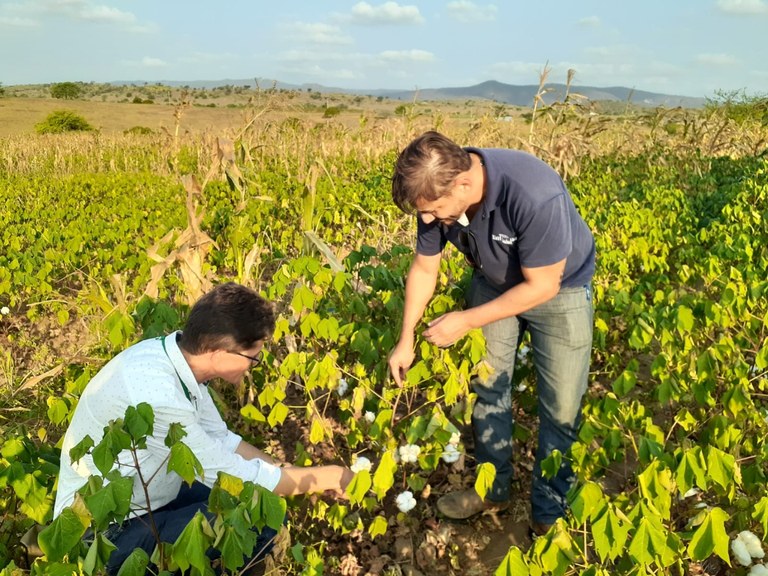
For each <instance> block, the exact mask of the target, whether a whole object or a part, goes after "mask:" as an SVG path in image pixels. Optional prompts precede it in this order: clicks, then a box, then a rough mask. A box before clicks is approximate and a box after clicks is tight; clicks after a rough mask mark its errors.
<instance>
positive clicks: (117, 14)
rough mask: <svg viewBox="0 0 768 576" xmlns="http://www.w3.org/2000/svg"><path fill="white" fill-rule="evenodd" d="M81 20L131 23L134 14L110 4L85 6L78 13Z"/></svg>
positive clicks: (134, 19)
mask: <svg viewBox="0 0 768 576" xmlns="http://www.w3.org/2000/svg"><path fill="white" fill-rule="evenodd" d="M78 16H79V17H80V18H82V19H83V20H92V21H94V22H114V23H116V24H133V23H134V22H136V16H134V15H133V14H131V13H130V12H123V11H122V10H118V9H117V8H112V7H110V6H86V7H84V8H83V9H82V10H81V11H80V12H79V14H78Z"/></svg>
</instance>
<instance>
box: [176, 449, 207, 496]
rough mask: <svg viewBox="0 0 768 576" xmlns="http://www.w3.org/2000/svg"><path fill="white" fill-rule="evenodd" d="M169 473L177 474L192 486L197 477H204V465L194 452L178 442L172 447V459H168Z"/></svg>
mask: <svg viewBox="0 0 768 576" xmlns="http://www.w3.org/2000/svg"><path fill="white" fill-rule="evenodd" d="M168 472H176V474H178V475H179V476H181V478H182V479H183V480H184V481H185V482H186V483H187V484H189V485H190V486H192V483H193V482H194V481H195V478H196V477H199V478H202V477H203V465H202V464H200V460H198V459H197V456H195V454H194V452H192V450H191V449H190V448H189V446H187V445H186V444H184V442H176V443H175V444H174V445H173V446H171V457H170V458H169V459H168Z"/></svg>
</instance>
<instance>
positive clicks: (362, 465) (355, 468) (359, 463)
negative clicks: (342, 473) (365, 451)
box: [349, 456, 373, 474]
mask: <svg viewBox="0 0 768 576" xmlns="http://www.w3.org/2000/svg"><path fill="white" fill-rule="evenodd" d="M372 467H373V464H371V461H370V460H368V458H366V457H365V456H358V457H357V459H356V460H355V462H354V464H352V466H350V467H349V469H350V470H352V472H354V473H355V474H357V473H358V472H362V471H363V470H367V471H368V472H370V471H371V468H372Z"/></svg>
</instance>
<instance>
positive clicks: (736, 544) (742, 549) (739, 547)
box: [731, 538, 752, 566]
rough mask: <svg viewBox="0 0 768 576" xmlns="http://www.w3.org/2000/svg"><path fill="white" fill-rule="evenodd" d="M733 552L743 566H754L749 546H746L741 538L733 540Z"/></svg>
mask: <svg viewBox="0 0 768 576" xmlns="http://www.w3.org/2000/svg"><path fill="white" fill-rule="evenodd" d="M731 552H733V555H734V557H735V558H736V561H737V562H738V563H739V564H741V565H742V566H749V565H750V564H752V556H750V554H749V551H748V550H747V545H746V544H744V540H742V539H741V538H735V539H733V540H731Z"/></svg>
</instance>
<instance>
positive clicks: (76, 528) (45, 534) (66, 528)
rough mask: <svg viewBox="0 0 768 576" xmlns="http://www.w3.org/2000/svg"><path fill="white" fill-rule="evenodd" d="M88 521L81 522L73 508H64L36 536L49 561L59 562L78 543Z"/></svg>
mask: <svg viewBox="0 0 768 576" xmlns="http://www.w3.org/2000/svg"><path fill="white" fill-rule="evenodd" d="M87 527H88V523H87V522H86V523H83V519H82V518H80V517H79V516H78V515H77V514H76V513H75V512H74V510H72V509H71V508H64V510H62V511H61V514H59V515H58V516H57V517H56V518H55V519H54V520H53V522H51V523H50V524H49V525H48V526H46V527H45V528H43V530H42V531H41V532H40V534H38V536H37V543H38V545H39V546H40V549H41V550H42V551H43V552H45V555H46V557H47V558H48V560H50V561H51V562H61V561H62V560H63V559H64V557H65V556H66V555H67V554H69V552H70V550H72V548H73V547H74V546H76V545H77V544H79V543H80V539H81V538H82V537H83V534H85V530H86V528H87Z"/></svg>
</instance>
